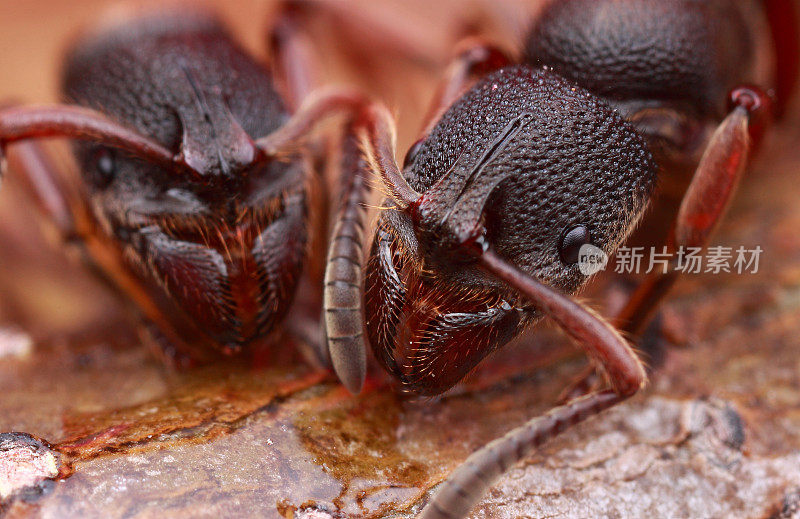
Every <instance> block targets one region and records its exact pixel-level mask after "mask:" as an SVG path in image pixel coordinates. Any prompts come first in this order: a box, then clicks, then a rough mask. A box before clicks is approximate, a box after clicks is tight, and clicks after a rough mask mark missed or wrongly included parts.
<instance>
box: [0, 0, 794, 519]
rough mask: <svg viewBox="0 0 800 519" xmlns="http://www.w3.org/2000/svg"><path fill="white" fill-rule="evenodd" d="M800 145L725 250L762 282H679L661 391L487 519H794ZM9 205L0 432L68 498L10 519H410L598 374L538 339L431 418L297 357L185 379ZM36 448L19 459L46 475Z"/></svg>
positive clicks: (284, 354) (523, 468) (561, 346)
mask: <svg viewBox="0 0 800 519" xmlns="http://www.w3.org/2000/svg"><path fill="white" fill-rule="evenodd" d="M244 3H246V2H244ZM0 11H1V10H0ZM2 14H3V16H0V19H2V20H8V19H9V16H12V15H13V13H10V14H9V15H7V16H6V15H5V13H2ZM231 16H235V14H232V15H231ZM59 21H60V22H59ZM5 23H8V22H7V21H6V22H5ZM50 23H52V24H54V25H58V23H61V24H63V23H64V22H63V17H62V18H55V19H54V21H52V22H50ZM45 25H46V24H45ZM9 41H11V42H12V43H13V41H15V40H9ZM54 45H55V44H54ZM20 52H22V50H20ZM33 61H35V60H33ZM28 66H31V65H28ZM8 72H9V71H7V70H6V71H4V73H8ZM414 73H416V74H418V75H419V76H420V77H422V78H425V77H427V78H428V82H427V83H424V82H423V83H420V84H418V85H415V86H414V89H415V91H417V95H418V100H417V102H418V103H422V105H423V106H418V105H412V104H408V110H407V111H405V112H401V115H403V116H407V118H408V119H409V120H410V122H407V123H406V125H405V127H404V128H403V129H401V130H402V133H401V136H402V135H409V136H411V135H413V134H414V132H415V131H416V130H415V129H416V128H417V127H418V124H419V118H416V119H415V118H414V114H420V113H421V112H423V111H424V108H425V106H424V103H425V102H426V101H425V100H426V99H428V98H429V97H430V93H431V88H432V84H433V82H434V80H435V77H436V73H434V72H429V73H419V72H418V71H417V72H413V71H412V72H409V74H414ZM426 74H427V76H426ZM406 77H409V76H406ZM0 86H2V87H3V88H5V87H4V86H3V84H2V83H0ZM371 86H372V88H380V87H379V86H376V85H375V84H373V85H371ZM405 86H407V87H409V88H411V87H410V86H409V85H408V83H406V84H405ZM4 92H6V91H5V90H0V97H5V93H4ZM8 92H12V90H10V89H9V90H8ZM411 97H413V96H411ZM395 101H397V103H400V104H401V105H402V103H403V102H404V101H405V102H407V103H410V102H409V101H408V99H400V98H398V99H395ZM403 106H405V105H403ZM795 112H796V111H795ZM798 137H800V118H798V117H797V116H796V115H794V114H793V115H792V116H790V118H789V120H787V121H786V122H785V123H784V124H782V125H781V126H780V127H779V128H778V129H777V131H775V132H774V133H773V135H772V137H771V138H770V139H769V140H768V142H767V143H766V145H765V149H764V150H763V153H762V154H761V155H760V158H759V160H758V161H757V163H756V164H755V165H754V167H752V168H751V169H750V171H749V172H748V173H747V177H746V179H745V182H744V185H743V186H742V188H741V189H740V190H739V193H738V195H737V198H736V200H735V203H734V205H733V207H732V209H731V212H730V214H729V217H728V218H727V219H726V221H725V223H724V224H723V225H722V227H721V228H720V230H719V232H718V233H717V235H716V237H715V239H714V244H718V245H725V246H732V247H738V246H740V245H742V246H745V247H746V248H753V247H755V246H756V245H760V246H761V247H762V249H763V250H764V252H763V254H762V257H761V267H760V270H759V272H758V274H753V275H751V274H746V275H737V274H718V275H710V274H709V275H694V276H688V277H686V278H685V279H683V280H682V281H681V282H680V283H679V285H678V286H677V289H676V291H675V292H674V293H673V294H672V296H671V297H670V299H669V302H668V303H667V305H665V308H664V313H663V322H664V328H665V329H666V330H667V331H668V332H669V336H670V338H671V339H672V340H671V341H669V342H670V345H669V347H668V351H667V353H666V355H665V357H664V359H663V362H662V363H661V366H660V367H659V368H658V369H657V370H656V372H655V373H654V374H653V375H652V382H651V384H650V386H649V387H648V388H647V389H646V390H645V391H643V392H642V394H640V395H638V396H636V397H635V398H633V399H632V400H631V401H630V402H628V403H626V404H624V405H621V406H619V407H618V408H615V409H613V410H611V411H610V412H607V413H605V414H603V415H602V416H601V417H598V418H596V419H593V420H591V421H590V422H588V423H586V424H584V425H581V426H579V427H577V428H576V429H574V430H572V431H569V432H567V433H565V434H564V435H563V436H561V437H559V438H558V439H556V440H555V441H553V442H550V443H549V444H547V445H546V446H545V447H544V448H543V449H542V450H540V451H539V452H537V453H535V454H534V455H532V456H531V457H530V458H528V459H527V460H526V461H525V462H524V463H522V464H520V465H518V466H517V467H516V468H514V469H513V470H512V471H511V472H509V473H508V474H507V475H505V476H504V477H503V478H502V479H501V480H500V481H499V482H498V484H497V485H496V486H495V487H494V488H493V490H492V491H491V492H490V493H489V495H487V496H486V497H485V499H484V500H483V501H482V502H481V504H480V505H479V506H478V508H477V509H476V510H475V511H474V513H473V517H474V518H513V517H536V518H544V517H575V518H578V517H698V518H699V517H703V518H706V517H748V518H765V517H776V518H777V517H798V513H799V512H798V509H799V507H800V505H799V504H798V503H800V360H798V359H800V355H798V351H800V341H798V337H800V233H798V229H799V228H800V205H799V204H798V203H797V197H798V188H797V186H798V182H800V171H799V169H800V168H799V167H798V165H800V148H798V147H797V145H796V143H797V141H798ZM409 140H411V137H409V138H408V139H406V141H409ZM15 187H16V186H15V185H14V181H13V179H11V178H9V179H8V182H7V183H6V184H5V186H4V190H3V192H2V195H0V298H2V299H0V431H24V432H27V433H30V434H32V435H34V436H36V437H39V438H42V439H45V440H47V442H49V444H50V445H51V446H52V448H53V449H54V450H55V451H57V453H59V454H60V461H59V463H60V470H61V472H60V474H61V475H62V476H68V477H65V479H62V480H60V481H58V482H53V481H51V480H49V479H44V480H43V481H42V482H39V483H34V484H33V485H31V484H27V483H26V484H25V485H22V487H20V489H18V491H15V492H10V493H8V495H6V493H3V494H2V496H1V498H0V517H27V516H38V517H67V516H72V517H75V516H78V517H80V516H83V517H101V516H102V517H156V516H158V517H183V516H186V515H191V516H200V517H204V516H208V517H219V516H228V517H230V516H245V515H247V516H251V515H257V516H262V517H309V518H311V517H313V518H322V517H331V516H333V517H385V516H399V517H405V516H413V515H414V513H415V512H416V511H418V510H419V508H420V507H421V505H422V504H423V503H424V502H425V501H426V499H427V497H428V496H429V493H430V492H431V491H432V490H433V489H434V488H435V486H436V484H437V483H438V482H440V481H441V480H442V479H443V478H444V477H445V476H446V475H447V473H448V472H449V471H450V470H451V469H452V468H453V467H455V466H456V465H457V464H458V463H459V462H460V461H462V460H463V459H464V458H465V457H466V456H467V455H468V454H469V453H470V452H471V451H472V450H474V449H475V448H477V447H479V446H480V445H482V444H484V443H485V442H487V441H488V440H490V439H492V438H494V437H496V436H498V435H500V434H502V433H504V432H505V431H507V430H508V429H510V428H511V427H513V426H515V425H517V424H519V423H522V422H523V421H525V420H526V419H527V418H529V417H531V416H533V415H535V414H538V413H540V412H542V411H543V410H545V409H546V408H547V407H548V406H549V405H551V404H552V402H553V401H554V400H555V399H556V397H557V396H558V394H559V393H560V392H561V391H562V389H563V388H564V386H565V385H566V384H567V383H568V382H569V380H570V377H572V376H573V375H574V374H575V373H577V372H578V371H579V370H580V368H581V366H582V365H583V363H584V362H585V361H584V360H583V358H582V357H581V356H580V355H577V354H575V349H574V348H573V347H572V346H569V345H568V344H567V341H566V340H565V339H564V338H563V337H561V335H560V334H558V333H556V332H555V331H554V330H551V329H543V330H539V331H538V332H537V333H535V334H533V335H532V336H531V337H528V338H527V339H526V340H525V341H521V342H520V343H519V344H517V345H514V346H512V347H509V348H507V349H506V351H504V352H502V353H501V355H499V356H498V357H496V358H495V359H493V360H492V361H491V362H489V363H488V364H487V365H485V366H483V367H482V368H480V369H479V370H478V372H477V373H476V374H475V375H473V376H472V377H471V378H470V379H469V380H468V382H467V383H465V384H464V385H462V386H460V387H459V388H457V389H456V390H454V391H452V392H451V393H449V394H447V395H446V396H444V397H442V398H440V399H436V400H423V401H411V400H408V399H405V398H403V397H402V396H399V395H398V394H396V393H395V392H394V391H392V387H391V386H390V385H388V383H387V381H385V380H383V379H382V378H380V377H374V378H370V379H369V380H368V383H367V387H366V390H365V392H364V393H363V394H362V395H361V396H359V397H357V398H354V397H351V396H349V395H348V394H347V392H346V391H345V390H344V389H343V388H342V387H341V386H339V385H338V384H336V383H334V382H333V381H332V379H331V378H330V377H329V376H328V375H326V374H325V373H320V372H316V371H314V370H313V369H311V368H309V367H307V366H305V365H304V364H303V363H302V362H301V361H299V360H298V359H297V355H294V354H292V353H291V350H292V348H293V346H292V344H291V341H289V340H288V339H281V340H280V343H281V344H280V345H281V347H280V348H276V350H280V351H279V352H278V353H275V352H274V351H273V352H272V353H269V352H267V353H265V354H263V355H260V356H258V357H257V358H256V359H255V361H252V362H251V361H234V362H231V363H230V364H229V365H223V366H215V367H213V368H206V369H199V370H194V371H191V372H186V373H175V372H172V371H170V370H168V369H166V368H164V367H162V366H160V365H159V364H158V363H157V362H156V361H155V360H153V358H152V356H151V355H150V353H149V352H148V351H147V349H146V348H145V347H144V346H143V345H141V344H140V343H139V341H138V340H137V335H136V331H135V329H134V328H133V327H132V326H131V325H130V324H129V322H128V320H127V319H126V318H125V313H124V312H123V311H122V310H121V309H120V305H118V304H117V303H116V302H115V301H114V299H113V298H112V297H110V296H109V295H108V293H107V292H106V291H105V290H104V288H103V287H101V286H99V285H98V284H96V283H94V282H92V281H91V280H90V278H89V277H88V276H85V275H84V274H82V273H81V270H80V269H78V268H72V267H70V266H69V264H68V263H65V261H66V260H65V256H64V255H63V253H62V252H61V251H60V250H58V249H59V248H58V247H49V246H46V245H43V242H42V240H41V239H40V238H38V237H37V236H36V235H35V233H34V232H32V229H35V225H34V222H32V220H33V216H32V213H33V211H31V210H30V209H29V208H27V206H26V203H27V202H26V201H25V200H22V199H20V198H19V197H18V196H17V193H18V190H16V189H15ZM606 277H607V279H608V280H611V279H612V278H613V274H612V275H608V274H606ZM597 297H598V299H599V295H598V296H597ZM21 330H22V331H21ZM672 343H677V344H672ZM6 439H8V438H6ZM15 441H22V440H20V439H19V438H17V440H15ZM25 441H28V440H25ZM31 442H33V440H31ZM23 443H24V442H23ZM2 445H3V447H0V458H2V459H7V458H3V456H4V453H7V452H10V450H9V449H10V447H9V448H8V449H7V448H6V447H7V446H8V445H12V444H9V443H3V444H2ZM25 445H28V446H29V447H25V448H22V447H20V446H19V445H18V444H13V445H12V446H13V447H15V448H16V449H17V450H16V451H15V452H17V453H21V454H20V455H22V456H24V457H25V459H30V460H34V461H36V456H37V453H40V454H41V453H45V454H46V451H47V447H46V446H45V445H44V444H39V443H36V442H33V443H30V442H29V443H27V444H25ZM20 449H21V450H20ZM26 449H27V450H26ZM48 460H50V458H48V459H47V460H44V461H42V463H45V461H46V462H48V463H49V461H48ZM40 461H41V460H40ZM3 467H4V465H3V464H2V462H0V471H2V470H3ZM48 467H49V465H48V466H47V467H45V469H42V470H43V471H44V472H43V473H45V474H46V476H45V477H47V476H52V473H51V472H47V471H48V470H50V468H48ZM6 474H7V473H6ZM34 479H35V478H34ZM3 482H5V480H3V479H2V478H0V484H2V485H5V483H3ZM2 488H11V486H8V485H7V486H3V487H2Z"/></svg>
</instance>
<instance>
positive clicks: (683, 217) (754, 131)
mask: <svg viewBox="0 0 800 519" xmlns="http://www.w3.org/2000/svg"><path fill="white" fill-rule="evenodd" d="M731 105H732V109H731V111H730V113H729V114H728V116H727V117H726V118H725V119H724V120H723V121H722V123H720V125H719V127H717V130H716V131H715V132H714V135H713V136H712V137H711V141H710V142H709V144H708V147H707V148H706V150H705V152H704V153H703V157H702V158H701V159H700V164H699V165H698V167H697V170H696V171H695V174H694V177H693V178H692V182H691V184H690V185H689V188H688V189H687V190H686V194H685V195H684V197H683V200H682V201H681V206H680V208H679V209H678V215H677V217H676V220H675V223H674V224H673V227H672V229H671V231H670V234H669V237H668V241H667V246H668V248H669V250H671V251H673V252H675V251H677V250H679V249H680V248H681V247H683V248H695V247H703V246H705V245H706V243H707V242H708V239H709V237H710V236H711V233H712V232H713V231H714V229H715V228H716V226H717V224H718V223H719V221H720V220H721V218H722V216H723V215H724V214H725V210H726V209H727V207H728V204H729V203H730V200H731V198H732V197H733V194H734V191H735V190H736V186H737V185H738V183H739V180H740V178H741V175H742V173H743V172H744V170H745V167H746V166H747V163H748V159H749V156H750V154H751V153H752V152H753V150H754V149H755V148H756V147H757V145H758V144H759V142H760V139H761V137H762V135H763V133H764V128H765V125H766V123H767V122H768V119H769V115H770V110H771V107H770V101H769V98H768V97H767V95H766V94H765V93H763V92H761V91H760V90H758V89H756V88H754V87H739V88H736V89H734V90H733V92H732V93H731ZM675 261H676V260H675V259H673V261H672V262H671V263H670V268H669V269H668V270H667V272H666V273H663V272H653V273H652V274H651V275H649V276H648V277H647V278H646V279H645V280H644V282H643V283H642V284H641V285H640V286H639V287H638V288H637V289H636V291H635V292H634V293H633V295H632V296H631V298H630V299H629V301H628V304H627V305H626V306H625V307H624V308H623V309H622V311H621V312H620V313H619V315H618V316H617V317H616V319H615V323H616V324H617V325H618V326H619V327H620V329H622V330H623V331H624V332H627V333H630V334H635V335H638V334H639V333H640V332H641V331H642V330H643V329H644V327H645V325H646V324H647V322H648V321H649V320H650V318H651V316H652V314H653V312H654V310H655V308H656V307H657V306H658V305H659V303H660V302H661V301H662V300H663V299H664V297H665V296H666V294H667V293H668V292H669V290H670V289H671V288H672V286H673V285H674V284H675V282H676V281H677V279H678V275H679V274H680V271H678V270H676V268H675V267H676V264H675Z"/></svg>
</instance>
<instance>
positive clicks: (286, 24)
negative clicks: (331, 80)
mask: <svg viewBox="0 0 800 519" xmlns="http://www.w3.org/2000/svg"><path fill="white" fill-rule="evenodd" d="M297 9H298V8H297V7H296V6H295V5H294V4H293V3H291V2H284V3H283V5H281V7H280V10H279V13H278V14H277V17H276V20H275V22H274V23H273V26H272V29H271V30H270V32H269V34H268V45H269V48H270V51H271V52H270V54H271V56H272V60H273V62H274V64H273V68H274V69H275V70H277V73H276V79H278V80H279V82H280V83H281V86H282V91H283V94H284V98H285V99H286V101H287V102H288V104H289V108H290V110H291V111H292V112H294V111H296V110H297V109H298V108H299V107H300V104H301V103H302V102H303V100H304V99H306V98H307V97H308V96H309V95H310V94H311V92H312V91H313V90H314V88H316V86H317V85H318V84H319V81H318V78H317V77H316V73H317V66H316V63H315V59H314V52H313V51H312V45H311V41H310V40H309V38H308V35H307V34H306V33H305V32H304V31H303V30H302V28H301V23H302V20H301V19H300V17H299V16H298V13H297Z"/></svg>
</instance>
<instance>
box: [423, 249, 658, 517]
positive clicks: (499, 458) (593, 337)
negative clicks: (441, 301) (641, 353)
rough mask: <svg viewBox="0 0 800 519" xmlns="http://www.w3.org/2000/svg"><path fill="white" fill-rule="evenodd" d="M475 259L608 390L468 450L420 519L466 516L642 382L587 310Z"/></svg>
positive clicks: (511, 269) (512, 270) (626, 354)
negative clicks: (576, 352)
mask: <svg viewBox="0 0 800 519" xmlns="http://www.w3.org/2000/svg"><path fill="white" fill-rule="evenodd" d="M479 254H480V253H479ZM478 261H479V264H480V265H481V266H482V267H483V268H484V269H485V270H486V271H488V272H489V273H491V274H492V275H494V276H496V277H497V278H498V279H501V280H503V281H504V282H506V283H508V284H509V285H511V286H513V287H514V288H516V289H517V290H518V291H520V292H521V293H522V294H524V295H525V296H526V297H527V298H528V299H529V300H530V301H531V302H532V303H533V304H534V305H535V306H536V308H538V309H539V310H541V311H542V312H544V313H545V314H546V315H548V316H549V317H551V318H552V319H553V320H555V321H556V322H557V323H558V324H559V325H560V326H561V327H562V328H563V329H564V331H566V332H567V334H568V335H570V336H571V337H572V338H573V339H575V340H576V341H577V342H578V343H579V344H580V345H581V346H582V347H583V348H584V349H585V350H586V352H587V353H588V354H589V355H590V356H591V357H592V358H594V359H595V361H596V362H598V363H600V364H601V365H602V366H603V367H604V369H605V371H606V374H607V375H608V377H609V382H610V383H611V387H612V389H606V390H602V391H597V392H594V393H590V394H588V395H586V396H583V397H580V398H577V399H575V400H572V401H570V402H568V403H567V404H566V405H563V406H559V407H555V408H553V409H552V410H551V411H549V412H548V413H546V414H544V415H542V416H538V417H536V418H533V419H532V420H530V421H528V422H526V423H525V424H523V425H521V426H519V427H517V428H516V429H513V430H511V431H510V432H509V433H507V434H506V435H505V436H503V437H501V438H498V439H496V440H494V441H493V442H491V443H489V444H487V445H486V446H484V447H482V448H481V449H479V450H477V451H476V452H474V453H473V454H472V455H471V456H470V457H469V458H467V460H466V461H465V462H464V463H462V464H461V465H459V466H458V467H457V468H456V469H455V470H454V471H453V472H452V473H451V474H450V475H449V476H448V477H447V479H446V480H445V481H444V482H443V483H442V486H441V487H440V489H439V490H438V492H437V493H436V494H435V495H434V497H433V498H432V500H431V501H430V502H429V503H428V504H427V506H426V507H425V508H424V509H423V511H422V513H421V514H420V516H419V517H420V518H422V519H452V518H456V517H464V516H466V515H467V514H468V513H469V511H470V510H471V509H472V508H473V506H474V505H475V504H476V503H477V502H478V501H479V500H480V498H481V497H482V496H483V494H484V493H485V492H486V491H487V490H488V489H489V487H490V486H491V485H492V484H493V483H494V481H495V480H496V479H497V478H498V477H499V476H501V475H502V474H503V473H505V472H506V471H507V470H508V469H509V468H510V467H512V466H513V465H514V464H515V463H517V462H518V461H520V460H522V459H523V458H525V456H527V455H528V453H530V452H531V451H532V450H533V449H535V448H537V447H539V446H540V445H542V444H543V443H544V442H545V441H547V440H549V439H551V438H553V437H555V436H557V435H558V434H560V433H561V432H563V431H564V430H566V429H567V428H569V427H571V426H573V425H575V424H577V423H580V422H582V421H584V420H586V419H587V418H590V417H592V416H595V415H597V414H599V413H600V412H602V411H604V410H605V409H608V408H609V407H612V406H614V405H616V404H618V403H620V402H622V401H623V400H625V399H627V398H629V397H630V396H632V395H633V394H635V393H636V392H637V391H638V390H639V389H640V388H641V387H642V386H643V385H644V383H645V382H646V380H647V375H646V374H645V371H644V367H643V366H642V363H641V361H640V360H639V359H638V357H637V356H636V353H634V351H633V350H632V349H631V347H630V345H629V344H628V343H627V342H626V341H625V339H623V338H622V336H621V335H620V334H619V332H617V331H616V330H615V329H614V327H613V326H611V324H609V323H608V322H607V321H605V320H604V319H603V318H601V317H600V316H598V315H597V314H595V313H594V312H593V311H592V310H590V309H588V308H586V307H584V306H582V305H580V304H579V303H576V302H575V301H573V300H571V299H570V298H568V297H567V296H564V295H562V294H560V293H559V292H556V291H555V290H553V289H552V288H550V287H548V286H546V285H544V284H542V283H540V282H539V281H537V280H536V279H534V278H532V277H530V276H529V275H527V274H526V273H524V272H522V271H521V270H519V269H518V268H517V267H515V266H514V265H511V264H510V263H508V262H506V261H505V260H503V259H502V258H501V257H499V256H498V255H497V254H496V253H495V252H494V251H493V250H492V249H488V250H487V251H485V252H483V253H482V254H480V255H479V256H478Z"/></svg>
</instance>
